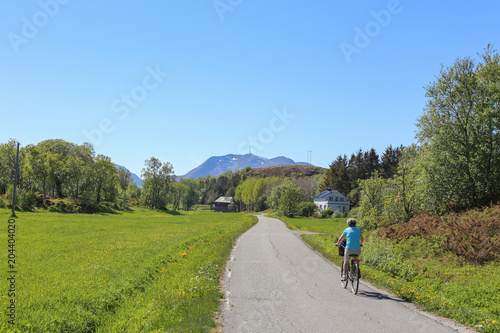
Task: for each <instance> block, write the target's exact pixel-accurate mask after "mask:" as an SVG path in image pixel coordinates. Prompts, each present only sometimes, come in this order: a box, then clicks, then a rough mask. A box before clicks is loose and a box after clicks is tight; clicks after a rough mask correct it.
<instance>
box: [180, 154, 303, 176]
mask: <svg viewBox="0 0 500 333" xmlns="http://www.w3.org/2000/svg"><path fill="white" fill-rule="evenodd" d="M276 165H309V164H308V163H305V162H295V161H294V160H292V159H290V158H288V157H284V156H278V157H275V158H271V159H268V158H265V157H261V156H257V155H254V154H245V155H235V154H228V155H224V156H212V157H210V158H209V159H207V160H206V161H205V162H203V163H202V164H201V165H199V166H198V167H196V168H194V169H193V170H191V171H189V172H188V173H186V174H185V175H184V176H182V178H198V177H206V176H208V175H210V176H212V177H216V176H218V175H221V174H223V173H224V172H227V171H237V170H242V169H245V168H246V167H251V168H264V167H269V166H276Z"/></svg>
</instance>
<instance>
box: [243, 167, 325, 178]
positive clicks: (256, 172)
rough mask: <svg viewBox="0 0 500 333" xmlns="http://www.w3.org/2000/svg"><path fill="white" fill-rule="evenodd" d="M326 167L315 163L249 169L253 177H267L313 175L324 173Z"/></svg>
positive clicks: (250, 175) (249, 174)
mask: <svg viewBox="0 0 500 333" xmlns="http://www.w3.org/2000/svg"><path fill="white" fill-rule="evenodd" d="M325 170H326V169H324V168H321V167H317V166H313V165H276V166H269V167H264V168H255V169H250V170H249V171H248V176H249V177H251V178H265V177H294V176H298V175H300V176H304V177H311V176H314V175H319V174H322V173H323V172H324V171H325Z"/></svg>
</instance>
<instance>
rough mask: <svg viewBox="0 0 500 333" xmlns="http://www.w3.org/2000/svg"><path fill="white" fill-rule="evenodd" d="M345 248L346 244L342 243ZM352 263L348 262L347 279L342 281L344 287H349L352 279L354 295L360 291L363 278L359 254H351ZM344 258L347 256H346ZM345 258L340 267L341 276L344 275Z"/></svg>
mask: <svg viewBox="0 0 500 333" xmlns="http://www.w3.org/2000/svg"><path fill="white" fill-rule="evenodd" d="M340 247H343V248H344V250H345V246H343V245H340ZM349 257H350V259H351V263H350V264H349V262H347V274H345V276H346V279H345V280H343V281H342V287H344V289H345V288H347V285H348V284H349V281H351V291H352V293H353V294H354V295H356V294H357V293H358V288H359V279H360V278H361V272H360V270H359V259H358V255H357V254H351V255H349ZM344 260H346V258H345V257H344ZM344 260H342V265H341V268H340V277H341V278H342V276H344Z"/></svg>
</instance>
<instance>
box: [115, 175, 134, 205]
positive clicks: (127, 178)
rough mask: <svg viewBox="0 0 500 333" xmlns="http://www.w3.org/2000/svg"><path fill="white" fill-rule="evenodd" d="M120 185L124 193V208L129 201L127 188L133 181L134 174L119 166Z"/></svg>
mask: <svg viewBox="0 0 500 333" xmlns="http://www.w3.org/2000/svg"><path fill="white" fill-rule="evenodd" d="M117 177H118V185H119V186H120V188H121V190H122V194H123V209H125V202H126V201H127V188H128V186H129V184H130V182H131V181H132V174H131V173H130V171H128V170H127V169H122V168H119V169H118V170H117Z"/></svg>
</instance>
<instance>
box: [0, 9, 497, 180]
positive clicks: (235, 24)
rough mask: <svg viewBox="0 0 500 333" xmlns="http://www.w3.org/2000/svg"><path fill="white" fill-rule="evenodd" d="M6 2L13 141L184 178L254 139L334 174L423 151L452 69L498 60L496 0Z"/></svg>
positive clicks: (5, 80) (7, 123)
mask: <svg viewBox="0 0 500 333" xmlns="http://www.w3.org/2000/svg"><path fill="white" fill-rule="evenodd" d="M0 6H1V11H0V22H1V23H0V37H1V42H0V91H1V99H0V109H1V124H2V126H1V128H2V129H1V131H0V142H2V143H4V142H7V140H8V139H9V138H15V139H17V140H19V141H20V142H21V144H22V145H27V144H30V143H32V144H36V143H38V142H40V141H42V140H45V139H55V138H60V139H64V140H66V141H70V142H74V143H78V144H80V143H82V142H84V141H88V142H92V143H94V146H95V150H96V153H98V154H104V155H107V156H110V157H111V159H112V161H113V162H115V163H117V164H120V165H124V166H126V167H128V168H129V169H131V171H133V172H134V173H137V174H139V175H140V172H141V169H142V168H143V166H144V160H146V159H148V158H150V157H151V156H155V157H157V158H159V159H161V160H162V161H169V162H171V163H172V164H173V165H174V170H175V173H176V174H178V175H182V174H185V173H186V172H188V171H189V170H190V169H192V168H194V167H196V166H197V165H199V164H200V163H202V162H203V161H204V160H206V159H207V158H209V157H210V156H213V155H225V154H229V153H245V152H248V145H249V143H250V144H253V145H254V147H253V148H252V153H254V154H256V155H260V156H264V157H267V158H272V157H276V156H279V155H284V156H286V157H289V158H292V159H294V160H296V161H306V159H307V152H308V151H312V163H313V164H315V165H318V166H322V167H328V165H329V164H330V163H331V162H332V161H333V160H334V159H335V158H336V157H337V156H338V155H340V154H347V155H350V154H351V153H352V152H354V151H356V150H357V149H359V148H361V149H363V150H367V149H370V148H372V147H373V148H375V149H376V150H377V151H378V152H379V154H381V153H382V152H383V150H384V148H385V147H387V146H388V145H390V144H392V145H400V144H403V145H408V144H411V143H412V142H413V141H414V135H415V129H416V127H415V122H416V119H417V118H418V117H419V115H421V114H422V111H423V108H424V106H425V101H426V99H425V96H424V94H425V91H424V89H423V87H424V86H426V85H427V84H428V83H429V82H430V81H432V80H434V76H435V75H437V74H439V70H440V67H441V64H444V65H451V64H453V62H454V61H455V60H456V59H457V58H458V57H465V56H473V57H476V54H477V52H480V51H482V50H483V48H484V47H486V45H487V44H488V43H491V44H494V45H495V47H496V48H500V40H499V39H500V29H499V28H500V23H499V20H498V17H499V14H500V2H498V1H476V2H472V1H456V0H454V1H451V0H447V1H416V0H414V1H411V0H401V1H386V0H383V1H378V0H377V1H347V0H342V1H340V0H329V1H324V0H320V1H309V2H307V1H294V0H293V1H290V0H288V1H284V0H275V1H257V0H252V1H250V0H217V1H213V0H203V1H202V0H192V1H185V0H167V1H165V0H163V1H157V0H152V1H144V2H138V1H112V2H111V1H106V2H103V1H94V0H89V1H77V0H64V1H63V0H42V1H33V0H26V1H1V4H0ZM249 138H250V139H249ZM251 138H254V139H251Z"/></svg>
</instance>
